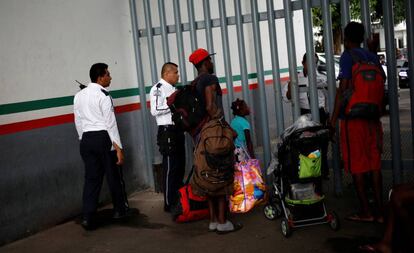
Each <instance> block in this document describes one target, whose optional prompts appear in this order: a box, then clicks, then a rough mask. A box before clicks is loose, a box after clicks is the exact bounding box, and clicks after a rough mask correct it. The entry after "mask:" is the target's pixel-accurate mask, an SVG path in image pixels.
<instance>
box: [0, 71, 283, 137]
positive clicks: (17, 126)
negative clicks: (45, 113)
mask: <svg viewBox="0 0 414 253" xmlns="http://www.w3.org/2000/svg"><path fill="white" fill-rule="evenodd" d="M287 80H289V77H284V78H281V79H280V81H282V82H284V81H287ZM265 84H266V85H270V84H273V80H266V81H265ZM257 88H258V84H257V83H253V84H249V90H255V89H257ZM234 91H235V92H241V91H242V87H241V86H238V87H235V88H234ZM223 93H224V94H227V89H223ZM149 107H150V102H149V101H147V108H149ZM140 109H141V103H134V104H127V105H121V106H116V107H115V112H116V113H124V112H131V111H136V110H140ZM71 122H74V116H73V113H70V114H65V115H59V116H53V117H48V118H42V119H35V120H28V121H22V122H16V123H11V124H5V125H0V135H5V134H11V133H16V132H22V131H28V130H33V129H37V128H43V127H49V126H55V125H60V124H65V123H71Z"/></svg>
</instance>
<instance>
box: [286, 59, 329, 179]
mask: <svg viewBox="0 0 414 253" xmlns="http://www.w3.org/2000/svg"><path fill="white" fill-rule="evenodd" d="M315 57H316V64H317V63H318V55H316V54H315ZM302 66H303V71H302V72H300V73H299V74H298V84H299V85H298V86H299V106H300V114H301V115H303V114H308V113H311V110H310V102H309V92H308V89H309V84H308V65H307V64H306V53H305V54H304V55H303V58H302ZM316 88H317V89H318V104H319V116H320V122H321V124H322V125H324V126H327V120H328V119H329V116H328V112H327V110H325V108H326V97H327V90H326V88H327V79H326V76H325V75H323V74H321V73H319V72H318V71H316ZM282 94H283V98H284V99H285V100H287V101H289V100H290V99H291V83H290V82H289V84H287V85H285V86H284V87H283V92H282ZM327 152H328V143H326V145H324V146H323V147H322V168H321V170H322V177H323V178H325V179H328V177H329V169H328V158H327Z"/></svg>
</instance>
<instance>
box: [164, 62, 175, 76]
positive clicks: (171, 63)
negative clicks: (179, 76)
mask: <svg viewBox="0 0 414 253" xmlns="http://www.w3.org/2000/svg"><path fill="white" fill-rule="evenodd" d="M172 66H174V67H177V68H178V65H177V64H175V63H174V62H166V63H164V65H162V68H161V76H163V75H164V73H165V72H167V70H168V69H170V68H171V67H172Z"/></svg>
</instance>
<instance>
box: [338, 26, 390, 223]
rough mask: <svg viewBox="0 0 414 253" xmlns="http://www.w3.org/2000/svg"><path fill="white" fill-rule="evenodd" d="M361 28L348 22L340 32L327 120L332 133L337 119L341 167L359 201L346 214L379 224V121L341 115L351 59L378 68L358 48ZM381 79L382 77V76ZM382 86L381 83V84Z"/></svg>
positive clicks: (349, 83) (348, 86) (350, 81)
mask: <svg viewBox="0 0 414 253" xmlns="http://www.w3.org/2000/svg"><path fill="white" fill-rule="evenodd" d="M364 32H365V31H364V26H363V25H362V24H361V23H357V22H350V23H349V24H348V25H347V26H346V27H345V30H344V36H345V37H344V45H345V51H344V52H343V53H342V55H341V58H340V63H339V65H340V72H339V76H338V79H339V80H340V84H339V88H338V89H337V92H336V98H335V107H334V111H333V113H332V118H331V121H330V125H331V128H332V129H333V130H334V129H335V126H336V122H337V120H338V118H340V133H341V136H340V144H341V152H342V158H343V162H344V167H345V169H346V171H348V172H350V173H351V174H352V177H353V180H354V183H355V187H356V191H357V195H358V198H359V202H360V211H359V212H358V213H355V214H353V215H350V216H349V217H348V218H347V219H348V220H352V221H363V222H373V221H378V222H382V221H383V214H382V209H383V208H382V207H383V206H382V174H381V152H382V136H383V131H382V124H381V121H380V120H379V118H377V119H366V118H349V117H348V116H347V115H345V112H344V110H343V109H341V108H344V101H345V98H346V97H347V93H348V92H349V91H350V90H353V88H352V87H353V86H354V85H355V83H354V82H353V75H355V74H353V71H352V68H353V65H354V64H355V63H356V62H355V60H354V59H355V57H358V58H359V59H361V60H363V61H364V62H372V63H375V64H376V65H378V66H379V68H380V69H382V68H381V67H380V64H379V60H378V56H377V55H375V54H373V53H371V52H369V51H367V50H365V49H363V48H361V47H360V45H361V43H362V42H363V40H364ZM383 78H384V77H383ZM382 87H383V84H382ZM369 173H370V174H372V179H373V192H374V201H375V208H374V209H371V207H370V205H369V201H368V196H367V189H366V188H367V185H366V182H365V175H368V174H369Z"/></svg>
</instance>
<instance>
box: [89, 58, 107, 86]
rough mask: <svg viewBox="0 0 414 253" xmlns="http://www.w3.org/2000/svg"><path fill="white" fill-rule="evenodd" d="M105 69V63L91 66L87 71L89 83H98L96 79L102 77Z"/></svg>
mask: <svg viewBox="0 0 414 253" xmlns="http://www.w3.org/2000/svg"><path fill="white" fill-rule="evenodd" d="M107 69H108V65H107V64H105V63H95V64H93V65H92V67H91V69H90V70H89V77H90V78H91V82H93V83H96V81H98V77H100V76H104V75H105V73H106V70H107Z"/></svg>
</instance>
